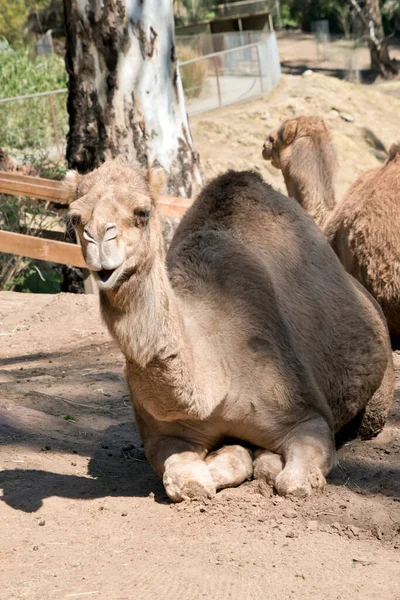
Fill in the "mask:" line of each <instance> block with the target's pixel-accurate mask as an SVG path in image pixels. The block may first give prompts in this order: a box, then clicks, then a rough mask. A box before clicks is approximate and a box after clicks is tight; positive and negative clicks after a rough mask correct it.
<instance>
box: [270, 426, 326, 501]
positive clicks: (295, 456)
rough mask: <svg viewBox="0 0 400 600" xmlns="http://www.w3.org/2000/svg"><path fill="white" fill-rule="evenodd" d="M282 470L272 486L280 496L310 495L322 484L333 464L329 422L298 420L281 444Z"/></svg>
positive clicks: (322, 486) (321, 486)
mask: <svg viewBox="0 0 400 600" xmlns="http://www.w3.org/2000/svg"><path fill="white" fill-rule="evenodd" d="M282 455H283V458H284V460H285V467H284V469H283V470H282V471H281V472H280V473H279V475H277V477H276V479H275V484H274V487H275V489H276V491H277V492H278V494H279V495H280V496H289V495H292V496H310V495H311V494H312V492H313V491H314V490H316V491H319V490H322V489H323V488H324V486H325V483H326V480H325V475H327V473H329V471H330V470H331V468H332V467H333V466H334V464H335V443H334V436H333V432H332V430H331V428H330V427H329V425H328V423H327V422H326V421H325V420H324V419H323V418H322V417H317V418H313V419H310V420H309V421H306V422H305V423H300V424H299V425H297V426H296V427H295V428H294V429H293V430H292V431H291V432H290V434H289V435H287V437H286V439H285V441H284V443H283V445H282Z"/></svg>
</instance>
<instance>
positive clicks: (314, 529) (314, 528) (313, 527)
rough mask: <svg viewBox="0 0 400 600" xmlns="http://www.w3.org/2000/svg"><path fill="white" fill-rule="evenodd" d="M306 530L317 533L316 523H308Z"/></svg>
mask: <svg viewBox="0 0 400 600" xmlns="http://www.w3.org/2000/svg"><path fill="white" fill-rule="evenodd" d="M307 529H309V530H310V531H317V530H318V521H308V523H307Z"/></svg>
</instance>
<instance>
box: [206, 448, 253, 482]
mask: <svg viewBox="0 0 400 600" xmlns="http://www.w3.org/2000/svg"><path fill="white" fill-rule="evenodd" d="M206 465H207V467H208V470H209V472H210V475H211V477H212V480H213V482H214V485H215V487H216V489H217V490H221V489H223V488H227V487H236V486H238V485H240V484H241V483H243V481H246V479H251V477H252V475H253V457H252V454H251V452H250V450H247V449H246V448H244V447H243V446H240V445H234V446H223V447H222V448H220V449H219V450H216V451H215V452H211V454H209V455H208V456H207V458H206Z"/></svg>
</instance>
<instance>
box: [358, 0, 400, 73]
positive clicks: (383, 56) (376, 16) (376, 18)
mask: <svg viewBox="0 0 400 600" xmlns="http://www.w3.org/2000/svg"><path fill="white" fill-rule="evenodd" d="M365 10H366V13H367V19H368V28H369V51H370V56H371V71H372V72H373V73H375V74H377V75H380V76H381V77H384V78H385V79H389V78H390V77H392V76H393V75H396V74H397V73H398V68H397V66H396V62H395V61H394V60H392V59H391V58H390V56H389V50H388V45H387V42H386V40H385V34H384V31H383V24H382V13H381V9H380V6H379V0H365Z"/></svg>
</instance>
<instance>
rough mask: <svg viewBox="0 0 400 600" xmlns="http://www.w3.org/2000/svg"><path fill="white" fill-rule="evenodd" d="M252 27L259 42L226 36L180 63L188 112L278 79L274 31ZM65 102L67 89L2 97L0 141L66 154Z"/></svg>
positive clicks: (31, 151) (23, 150) (19, 150)
mask: <svg viewBox="0 0 400 600" xmlns="http://www.w3.org/2000/svg"><path fill="white" fill-rule="evenodd" d="M249 33H250V32H249ZM251 33H252V35H254V40H255V41H257V43H249V44H245V45H240V38H239V37H238V36H228V37H226V36H225V39H224V44H225V46H226V44H229V45H230V46H231V47H230V48H229V49H225V50H223V51H222V52H212V53H209V54H207V55H206V56H197V57H196V58H193V59H191V60H187V61H184V62H181V63H180V74H181V78H182V84H183V89H184V93H185V98H186V109H187V111H188V113H189V114H190V115H192V114H196V113H200V112H204V111H207V110H210V109H213V108H217V107H218V106H223V105H227V104H232V103H234V102H237V101H240V100H243V99H245V98H250V97H252V96H255V95H259V94H262V93H265V92H268V91H269V90H270V89H271V88H272V87H273V86H274V85H275V84H276V83H277V82H278V81H279V77H280V64H279V56H278V48H277V43H276V38H275V35H274V34H264V35H263V34H262V32H259V33H258V32H251ZM245 35H246V36H247V32H246V34H245ZM247 39H252V38H251V37H250V38H249V37H248V36H247ZM221 40H222V38H220V40H219V42H221ZM195 54H196V53H195ZM66 106H67V90H66V89H61V90H55V91H51V92H43V93H39V94H29V95H26V96H16V97H14V98H2V99H0V147H2V146H3V147H6V148H7V149H12V154H14V155H16V156H18V157H19V158H20V157H21V156H23V155H24V154H25V155H29V156H30V155H35V154H36V153H38V152H40V151H46V154H47V155H48V156H49V157H50V158H57V157H58V156H62V155H64V154H65V145H66V135H67V133H68V114H67V108H66Z"/></svg>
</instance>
